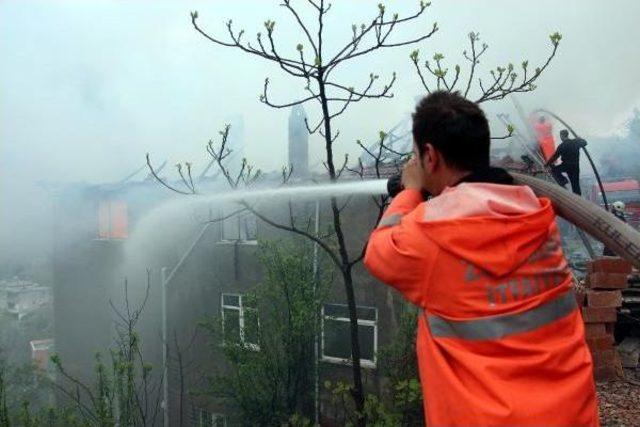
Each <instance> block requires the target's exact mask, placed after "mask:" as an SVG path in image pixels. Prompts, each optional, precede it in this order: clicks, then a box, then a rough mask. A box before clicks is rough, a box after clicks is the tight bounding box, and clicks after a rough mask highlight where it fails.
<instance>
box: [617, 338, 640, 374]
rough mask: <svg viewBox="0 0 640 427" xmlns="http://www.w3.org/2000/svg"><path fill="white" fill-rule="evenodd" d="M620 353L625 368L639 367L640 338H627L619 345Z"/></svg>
mask: <svg viewBox="0 0 640 427" xmlns="http://www.w3.org/2000/svg"><path fill="white" fill-rule="evenodd" d="M618 353H619V354H620V359H621V361H622V366H623V367H624V368H634V369H635V368H637V367H638V360H639V359H640V338H635V337H627V338H625V339H624V340H623V341H622V342H621V343H620V344H619V345H618Z"/></svg>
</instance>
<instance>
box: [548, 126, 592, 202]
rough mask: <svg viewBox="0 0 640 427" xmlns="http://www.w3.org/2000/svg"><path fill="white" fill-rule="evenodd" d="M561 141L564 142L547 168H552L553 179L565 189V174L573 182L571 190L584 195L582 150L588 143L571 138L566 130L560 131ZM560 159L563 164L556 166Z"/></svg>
mask: <svg viewBox="0 0 640 427" xmlns="http://www.w3.org/2000/svg"><path fill="white" fill-rule="evenodd" d="M560 139H561V140H562V142H561V143H560V145H558V148H557V150H556V152H555V153H553V156H551V158H550V159H549V160H548V161H547V164H546V166H547V167H551V173H552V174H553V177H554V178H555V179H556V181H558V184H560V185H561V186H563V187H565V186H566V185H567V178H565V176H564V175H563V174H567V176H568V177H569V182H571V190H572V191H573V192H574V193H576V194H578V195H582V190H580V149H581V148H584V147H586V146H587V141H585V140H584V139H582V138H576V139H571V138H569V131H568V130H566V129H563V130H561V131H560ZM558 157H559V158H560V159H561V160H562V163H561V164H559V165H554V163H555V162H556V160H558Z"/></svg>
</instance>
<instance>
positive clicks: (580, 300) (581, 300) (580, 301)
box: [574, 291, 587, 307]
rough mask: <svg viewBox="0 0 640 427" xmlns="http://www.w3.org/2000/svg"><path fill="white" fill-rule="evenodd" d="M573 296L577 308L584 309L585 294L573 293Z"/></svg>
mask: <svg viewBox="0 0 640 427" xmlns="http://www.w3.org/2000/svg"><path fill="white" fill-rule="evenodd" d="M574 294H575V296H576V303H577V304H578V307H584V303H585V298H586V296H587V294H586V293H585V292H584V291H574Z"/></svg>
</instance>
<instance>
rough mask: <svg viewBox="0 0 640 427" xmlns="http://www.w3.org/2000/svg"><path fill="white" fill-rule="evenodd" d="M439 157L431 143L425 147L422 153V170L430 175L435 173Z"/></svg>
mask: <svg viewBox="0 0 640 427" xmlns="http://www.w3.org/2000/svg"><path fill="white" fill-rule="evenodd" d="M438 160H439V155H438V152H437V151H436V149H435V147H434V146H433V145H431V144H429V143H426V144H425V145H424V151H423V153H422V169H424V171H425V172H426V173H428V174H431V173H433V171H434V169H435V168H436V167H437V165H438Z"/></svg>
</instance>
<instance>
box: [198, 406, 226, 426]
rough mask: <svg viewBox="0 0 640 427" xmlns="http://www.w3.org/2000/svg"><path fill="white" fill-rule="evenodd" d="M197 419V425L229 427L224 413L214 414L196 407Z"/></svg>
mask: <svg viewBox="0 0 640 427" xmlns="http://www.w3.org/2000/svg"><path fill="white" fill-rule="evenodd" d="M195 421H196V422H195V425H196V426H197V427H227V419H226V417H225V416H224V415H221V414H214V413H212V412H209V411H207V410H206V409H202V408H196V417H195Z"/></svg>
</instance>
